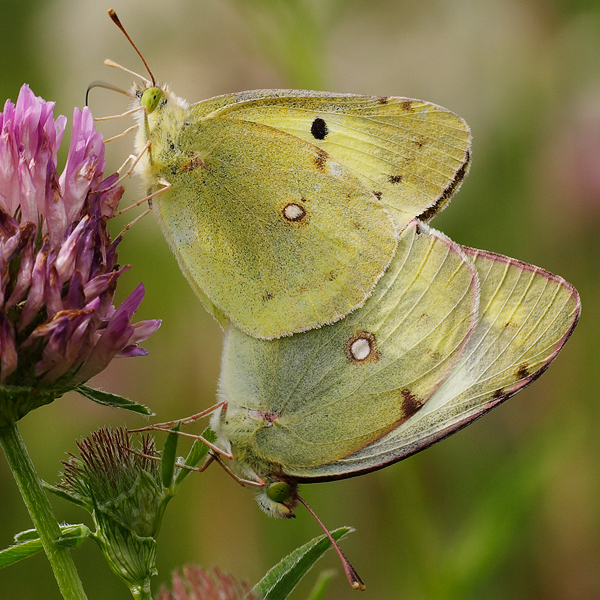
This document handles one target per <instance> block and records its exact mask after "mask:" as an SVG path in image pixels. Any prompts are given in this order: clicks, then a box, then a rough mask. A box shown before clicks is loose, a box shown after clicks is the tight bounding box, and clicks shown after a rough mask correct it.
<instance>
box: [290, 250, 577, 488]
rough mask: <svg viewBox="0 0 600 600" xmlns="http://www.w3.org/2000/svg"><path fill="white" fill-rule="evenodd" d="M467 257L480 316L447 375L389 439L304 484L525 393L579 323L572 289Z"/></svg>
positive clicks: (403, 451)
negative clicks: (474, 272)
mask: <svg viewBox="0 0 600 600" xmlns="http://www.w3.org/2000/svg"><path fill="white" fill-rule="evenodd" d="M464 251H465V252H466V253H467V255H468V256H469V257H470V259H471V261H472V262H473V264H474V265H475V267H476V268H477V272H478V274H479V282H480V301H479V302H480V316H479V322H478V324H477V327H476V328H475V330H474V332H473V334H472V335H471V337H470V339H469V342H468V343H467V345H466V347H465V349H464V352H463V354H462V356H461V358H460V360H459V362H458V363H457V364H456V365H455V366H454V368H453V369H452V372H451V373H450V375H449V376H448V377H447V378H446V380H445V381H444V382H443V383H442V384H441V386H440V387H439V388H438V389H437V390H436V391H435V393H434V394H433V395H432V397H431V398H430V399H429V401H428V402H427V403H426V404H425V405H424V406H423V407H422V408H421V409H420V410H419V411H418V412H416V413H415V414H414V415H413V416H412V417H411V418H410V419H408V420H406V421H404V422H403V423H402V424H400V426H399V427H397V428H396V429H394V430H393V431H392V432H390V433H389V434H388V435H386V436H384V437H382V438H381V439H379V440H377V441H375V442H374V443H373V444H370V445H369V446H368V447H365V448H364V449H362V450H360V451H358V452H356V453H354V454H352V455H350V456H347V457H345V458H343V459H341V460H338V461H335V462H332V463H330V464H328V465H325V464H324V465H320V466H316V467H314V468H311V469H304V470H299V469H298V470H296V471H295V472H294V475H295V476H297V477H299V479H300V480H306V481H310V480H319V481H321V480H325V479H335V478H339V477H349V476H352V475H356V474H359V473H362V472H365V471H368V470H373V469H377V468H381V467H383V466H385V465H387V464H389V463H391V462H395V461H398V460H400V459H402V458H405V457H407V456H409V455H411V454H414V453H415V452H417V451H419V450H422V449H423V448H426V447H427V446H430V445H431V444H433V443H434V442H436V441H438V440H440V439H442V438H444V437H446V436H447V435H449V434H451V433H453V432H455V431H457V430H459V429H461V428H462V427H464V426H465V425H468V424H469V423H470V422H471V421H473V420H474V419H476V418H477V417H479V416H481V415H482V414H484V413H485V412H487V411H488V410H490V409H491V408H493V407H494V406H497V405H498V404H500V403H501V402H503V401H504V400H506V399H507V398H509V397H510V396H512V395H513V394H515V393H516V392H518V391H519V390H521V389H522V388H524V387H525V386H526V385H528V384H529V383H531V382H532V381H533V380H534V379H536V378H537V377H539V375H541V374H542V373H543V371H544V370H545V369H546V368H547V367H548V365H549V364H550V363H551V362H552V360H554V358H555V357H556V355H557V354H558V352H559V351H560V349H561V348H562V347H563V345H564V344H565V342H566V341H567V339H568V338H569V336H570V335H571V332H572V331H573V329H574V327H575V325H576V323H577V320H578V318H579V312H580V302H579V296H578V294H577V292H576V291H575V290H574V288H573V287H572V286H571V285H570V284H568V283H567V282H565V281H564V280H563V279H562V278H560V277H557V276H555V275H552V274H550V273H548V272H547V271H544V270H542V269H539V268H537V267H534V266H532V265H528V264H525V263H522V262H520V261H517V260H514V259H511V258H507V257H505V256H501V255H498V254H493V253H491V252H485V251H482V250H474V249H472V248H464Z"/></svg>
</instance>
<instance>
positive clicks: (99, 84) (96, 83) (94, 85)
mask: <svg viewBox="0 0 600 600" xmlns="http://www.w3.org/2000/svg"><path fill="white" fill-rule="evenodd" d="M97 87H99V88H104V89H105V90H111V91H113V92H119V94H123V95H125V96H129V94H128V93H127V92H126V91H125V90H122V89H121V88H118V87H117V86H115V85H112V84H110V83H105V82H104V81H92V83H90V85H88V88H87V90H86V91H85V105H86V106H89V105H88V98H89V95H90V91H91V90H93V89H94V88H97Z"/></svg>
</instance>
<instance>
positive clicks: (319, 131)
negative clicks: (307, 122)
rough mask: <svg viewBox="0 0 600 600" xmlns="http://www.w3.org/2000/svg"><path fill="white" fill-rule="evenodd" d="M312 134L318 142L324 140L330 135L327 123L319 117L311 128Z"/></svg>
mask: <svg viewBox="0 0 600 600" xmlns="http://www.w3.org/2000/svg"><path fill="white" fill-rule="evenodd" d="M310 132H311V133H312V134H313V137H314V138H315V139H317V140H324V139H325V136H326V135H327V134H328V133H329V128H328V127H327V123H325V121H324V120H323V119H321V117H317V118H316V119H315V120H314V121H313V122H312V125H311V126H310Z"/></svg>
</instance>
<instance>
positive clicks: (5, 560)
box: [0, 538, 43, 569]
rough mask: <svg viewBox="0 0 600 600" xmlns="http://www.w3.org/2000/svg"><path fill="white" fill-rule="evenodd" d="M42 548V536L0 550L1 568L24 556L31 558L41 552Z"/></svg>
mask: <svg viewBox="0 0 600 600" xmlns="http://www.w3.org/2000/svg"><path fill="white" fill-rule="evenodd" d="M40 550H43V547H42V540H40V538H37V539H35V540H29V541H27V542H21V543H19V544H15V545H14V546H10V547H8V548H6V549H5V550H0V569H1V568H3V567H8V566H9V565H12V564H14V563H16V562H19V561H20V560H23V559H24V558H29V557H30V556H33V555H34V554H37V553H38V552H40Z"/></svg>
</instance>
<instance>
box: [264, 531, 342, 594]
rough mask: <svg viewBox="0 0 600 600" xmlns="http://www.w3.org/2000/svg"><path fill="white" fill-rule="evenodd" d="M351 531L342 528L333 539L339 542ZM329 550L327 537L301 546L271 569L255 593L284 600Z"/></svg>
mask: <svg viewBox="0 0 600 600" xmlns="http://www.w3.org/2000/svg"><path fill="white" fill-rule="evenodd" d="M351 531H354V529H353V528H352V527H340V528H339V529H336V530H335V531H332V532H331V537H332V538H333V539H334V540H335V541H336V542H337V541H339V540H341V539H342V538H343V537H344V536H345V535H346V534H348V533H350V532H351ZM329 548H331V542H330V541H329V539H328V538H327V536H326V535H321V536H319V537H317V538H315V539H313V540H311V541H310V542H308V543H306V544H304V546H300V548H298V549H296V550H294V551H293V552H292V553H291V554H288V555H287V556H286V557H285V558H284V559H283V560H281V561H280V562H278V563H277V564H276V565H275V566H274V567H273V568H272V569H270V570H269V571H268V572H267V574H266V575H265V576H264V577H263V578H262V579H261V580H260V581H259V582H258V583H257V584H256V585H255V586H254V591H256V592H258V593H259V594H260V595H261V596H262V598H263V599H264V600H284V598H287V597H288V596H289V595H290V594H291V593H292V591H293V590H294V588H295V587H296V586H297V585H298V583H299V582H300V580H301V579H302V578H303V577H304V575H306V573H308V571H310V569H311V568H312V567H313V565H314V564H315V563H316V562H317V561H318V560H319V558H321V556H323V554H325V552H326V551H327V550H328V549H329ZM317 597H318V596H317Z"/></svg>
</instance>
